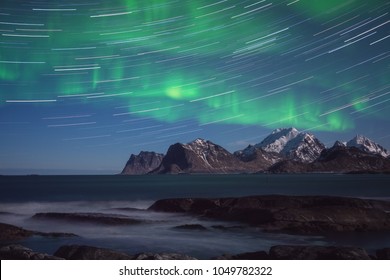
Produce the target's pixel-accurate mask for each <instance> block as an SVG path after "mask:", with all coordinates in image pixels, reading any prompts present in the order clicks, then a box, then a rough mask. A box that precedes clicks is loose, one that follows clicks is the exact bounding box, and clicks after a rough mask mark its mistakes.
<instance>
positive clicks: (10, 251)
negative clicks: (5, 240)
mask: <svg viewBox="0 0 390 280" xmlns="http://www.w3.org/2000/svg"><path fill="white" fill-rule="evenodd" d="M0 259H2V260H61V259H62V258H58V257H55V256H51V255H48V254H44V253H38V252H34V251H33V250H31V249H29V248H26V247H23V246H21V245H18V244H16V245H7V246H3V247H0Z"/></svg>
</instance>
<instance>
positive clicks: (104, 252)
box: [54, 245, 133, 260]
mask: <svg viewBox="0 0 390 280" xmlns="http://www.w3.org/2000/svg"><path fill="white" fill-rule="evenodd" d="M54 256H56V257H59V258H63V259H67V260H131V259H133V256H130V255H128V254H125V253H122V252H118V251H114V250H110V249H104V248H97V247H92V246H83V245H66V246H61V247H60V248H59V249H58V250H57V251H56V252H55V253H54Z"/></svg>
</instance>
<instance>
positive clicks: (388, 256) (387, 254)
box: [376, 248, 390, 260]
mask: <svg viewBox="0 0 390 280" xmlns="http://www.w3.org/2000/svg"><path fill="white" fill-rule="evenodd" d="M376 257H377V259H378V260H390V248H384V249H380V250H378V251H376Z"/></svg>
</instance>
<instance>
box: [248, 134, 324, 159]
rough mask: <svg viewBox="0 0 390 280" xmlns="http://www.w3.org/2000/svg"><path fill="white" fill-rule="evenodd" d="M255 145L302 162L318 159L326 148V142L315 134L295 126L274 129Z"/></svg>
mask: <svg viewBox="0 0 390 280" xmlns="http://www.w3.org/2000/svg"><path fill="white" fill-rule="evenodd" d="M255 147H256V148H261V149H263V150H265V151H267V152H274V153H278V154H281V155H283V156H285V157H287V158H289V159H293V160H296V161H301V162H312V161H314V160H316V159H317V158H318V157H319V155H320V154H321V152H322V150H323V149H325V146H324V144H322V143H321V142H320V141H319V140H318V139H317V138H316V137H315V136H314V135H313V134H310V133H305V132H299V131H298V130H297V129H296V128H293V127H290V128H279V129H276V130H274V131H273V132H272V133H271V134H270V135H269V136H268V137H266V138H265V139H264V140H263V141H262V142H261V143H259V144H257V145H255Z"/></svg>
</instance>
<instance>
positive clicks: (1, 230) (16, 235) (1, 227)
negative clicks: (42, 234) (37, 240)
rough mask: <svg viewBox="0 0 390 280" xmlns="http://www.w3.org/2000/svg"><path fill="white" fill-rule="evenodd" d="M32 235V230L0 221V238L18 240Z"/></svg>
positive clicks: (2, 239)
mask: <svg viewBox="0 0 390 280" xmlns="http://www.w3.org/2000/svg"><path fill="white" fill-rule="evenodd" d="M32 235H34V232H32V231H30V230H25V229H23V228H20V227H16V226H13V225H9V224H4V223H0V240H1V241H6V240H19V239H24V238H27V237H30V236H32Z"/></svg>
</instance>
